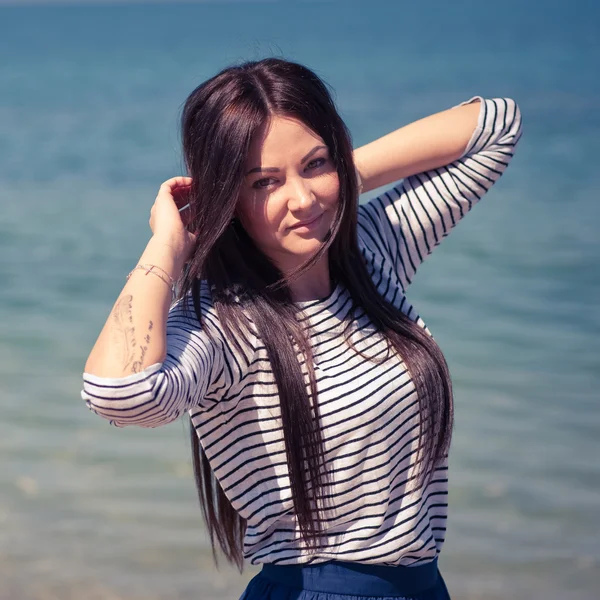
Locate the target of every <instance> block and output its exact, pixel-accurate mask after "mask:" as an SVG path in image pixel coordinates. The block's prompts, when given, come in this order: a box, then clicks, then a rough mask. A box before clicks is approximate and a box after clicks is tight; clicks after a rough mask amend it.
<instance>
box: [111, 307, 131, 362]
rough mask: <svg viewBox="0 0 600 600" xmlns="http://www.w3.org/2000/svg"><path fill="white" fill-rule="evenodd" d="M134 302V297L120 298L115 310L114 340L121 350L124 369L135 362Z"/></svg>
mask: <svg viewBox="0 0 600 600" xmlns="http://www.w3.org/2000/svg"><path fill="white" fill-rule="evenodd" d="M132 300H133V296H131V295H128V296H123V297H122V298H119V300H118V301H117V304H116V305H115V308H114V310H113V322H114V327H113V340H114V341H115V344H116V345H117V347H118V348H120V349H121V364H122V365H123V368H124V369H126V368H127V367H128V366H129V365H130V364H131V362H132V361H133V356H134V352H135V328H134V326H133V316H132V313H131V304H132Z"/></svg>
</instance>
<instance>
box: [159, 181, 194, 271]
mask: <svg viewBox="0 0 600 600" xmlns="http://www.w3.org/2000/svg"><path fill="white" fill-rule="evenodd" d="M191 189H192V179H191V177H172V178H171V179H167V181H165V182H164V183H163V184H162V185H161V186H160V189H159V190H158V195H157V196H156V200H155V201H154V205H153V206H152V209H151V211H150V229H152V233H153V236H154V238H155V239H156V240H158V241H160V242H161V243H163V244H164V245H165V246H167V247H168V248H170V249H171V250H173V252H174V254H175V257H176V258H177V259H178V262H181V263H185V262H186V261H187V260H189V258H190V256H191V253H192V251H193V248H194V245H195V242H196V236H195V235H194V234H193V233H190V231H188V229H187V227H188V225H189V224H190V219H191V210H190V207H189V199H190V198H189V197H190V191H191Z"/></svg>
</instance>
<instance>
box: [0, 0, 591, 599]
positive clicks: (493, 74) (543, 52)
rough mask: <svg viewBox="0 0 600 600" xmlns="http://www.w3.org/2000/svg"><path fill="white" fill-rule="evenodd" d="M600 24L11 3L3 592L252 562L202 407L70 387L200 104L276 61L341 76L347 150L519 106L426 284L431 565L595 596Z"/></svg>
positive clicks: (1, 105) (232, 582)
mask: <svg viewBox="0 0 600 600" xmlns="http://www.w3.org/2000/svg"><path fill="white" fill-rule="evenodd" d="M81 4H83V3H81ZM597 23H598V8H597V5H596V4H595V3H593V2H591V1H590V2H578V1H575V2H570V3H558V2H544V3H542V2H534V3H524V2H515V1H511V2H502V3H497V2H494V3H492V2H489V3H485V2H456V3H447V2H441V1H432V2H423V3H416V2H415V3H402V2H394V1H389V2H384V1H381V0H374V1H370V2H349V1H346V2H291V1H290V2H251V1H248V2H238V3H236V2H223V3H222V2H218V3H217V2H213V3H199V4H177V5H175V4H158V5H142V4H135V5H118V4H115V5H111V6H95V7H91V6H86V7H83V6H62V7H58V6H37V7H25V6H21V7H16V8H14V7H13V8H7V7H0V256H1V259H0V315H1V319H0V403H1V404H0V407H1V409H2V412H1V416H2V418H1V419H0V465H1V469H0V599H1V600H7V599H11V600H12V599H14V598H19V599H23V600H30V599H32V600H33V599H35V600H41V599H51V598H61V599H71V598H72V599H75V598H77V599H80V598H86V599H96V598H97V599H106V598H127V599H140V600H141V599H144V600H152V599H159V598H169V599H170V600H176V599H177V600H184V599H185V600H188V599H189V600H192V599H194V600H195V599H202V600H204V599H207V600H210V599H217V598H235V597H237V596H238V594H239V593H240V591H241V590H242V589H243V587H244V585H245V582H246V581H247V580H248V579H249V577H250V576H251V575H252V574H253V573H254V572H255V569H253V568H249V569H247V570H246V571H245V573H244V574H243V575H238V574H236V573H235V572H234V571H232V570H231V569H227V568H225V567H224V566H221V569H220V570H219V571H217V570H216V569H215V568H214V567H213V564H212V557H211V552H210V546H209V544H208V542H207V539H206V536H205V533H204V529H203V527H202V524H201V517H200V510H199V508H198V505H197V500H196V496H195V489H194V484H193V477H192V471H191V466H190V454H189V443H188V428H187V424H186V422H185V420H182V421H178V422H176V423H173V424H171V425H169V426H167V427H164V428H159V429H156V430H144V429H135V428H130V429H125V430H122V429H116V428H112V427H110V426H109V425H108V423H107V422H105V421H103V420H101V419H100V418H98V417H97V416H95V415H93V414H92V413H91V412H89V411H88V410H87V408H86V407H85V405H84V403H83V401H82V400H81V399H80V397H79V391H80V387H81V372H82V370H83V365H84V363H85V359H86V357H87V355H88V353H89V351H90V349H91V346H92V344H93V342H94V340H95V338H96V336H97V335H98V333H99V331H100V328H101V326H102V324H103V322H104V320H105V319H106V316H107V315H108V312H109V310H110V308H111V306H112V303H113V302H114V300H115V298H116V296H117V295H118V293H119V291H120V289H121V287H122V286H123V284H124V277H125V275H126V274H127V272H128V271H129V270H130V269H131V268H132V267H133V266H134V265H135V263H136V260H137V257H138V256H139V254H140V253H141V251H142V249H143V247H144V245H145V243H146V241H147V239H148V237H149V233H150V232H149V229H148V217H149V209H150V207H151V205H152V202H153V200H154V197H155V195H156V191H157V188H158V186H159V185H160V183H161V182H162V181H163V180H164V179H167V178H168V177H171V176H173V175H176V174H180V173H182V161H181V154H180V136H179V132H178V118H179V114H180V110H181V106H182V103H183V102H184V100H185V97H186V96H187V94H188V93H189V92H190V91H191V90H192V89H193V88H194V87H195V86H196V85H198V84H199V83H200V82H201V81H203V80H204V79H206V78H207V77H209V76H211V75H213V74H214V73H216V72H217V71H218V70H219V69H221V68H223V67H225V66H227V65H229V64H231V63H233V62H238V61H240V60H245V59H258V58H262V57H264V56H268V55H277V56H283V57H286V58H289V59H293V60H298V61H300V62H303V63H306V64H307V65H308V66H310V67H311V68H313V69H314V70H316V71H317V73H318V74H319V75H321V76H322V77H324V78H325V80H326V81H327V82H328V83H329V84H330V85H331V86H332V88H333V89H334V90H335V97H336V101H337V103H338V106H339V108H340V111H341V113H342V115H343V117H344V119H345V120H346V122H347V123H348V125H349V127H350V129H351V131H352V134H353V137H354V142H355V145H356V146H358V145H361V144H363V143H366V142H368V141H371V140H372V139H375V138H376V137H378V136H380V135H383V134H384V133H387V132H389V131H391V130H393V129H395V128H397V127H400V126H401V125H403V124H405V123H408V122H410V121H412V120H415V119H417V118H420V117H423V116H425V115H427V114H430V113H432V112H435V111H438V110H442V109H444V108H447V107H450V106H453V105H455V104H457V103H459V102H461V101H463V100H466V99H468V98H469V97H471V96H473V95H483V96H492V97H493V96H510V97H513V98H515V99H516V100H517V101H518V102H519V104H520V106H521V110H522V113H523V120H524V136H523V139H522V141H521V144H520V146H519V148H518V150H517V153H516V156H515V158H514V161H513V163H512V164H511V165H510V167H509V169H508V171H507V173H506V174H505V176H504V177H503V178H502V179H501V180H500V182H499V183H498V184H497V185H496V186H495V187H494V189H493V190H492V191H491V192H490V193H489V194H488V195H487V196H486V197H485V198H484V200H483V201H482V202H481V204H480V205H478V206H477V207H476V208H474V210H473V212H472V213H471V214H469V215H468V216H467V217H466V219H465V220H464V221H463V222H461V223H460V225H459V227H458V228H457V229H456V230H455V231H453V232H452V234H451V235H450V237H449V238H448V239H446V240H444V242H443V244H442V245H441V246H440V247H439V248H437V249H436V251H435V253H434V255H433V256H432V257H431V258H429V259H428V261H427V262H426V264H424V265H423V266H422V268H421V270H420V272H419V274H418V276H417V277H416V278H415V281H414V284H413V285H412V286H411V288H410V290H409V297H410V299H411V301H412V302H413V303H414V304H415V306H416V307H417V308H418V310H419V312H420V314H422V315H423V317H424V318H425V319H426V320H427V322H428V324H429V326H430V328H431V330H432V332H433V334H434V336H435V337H436V339H437V341H438V343H439V344H440V345H441V347H442V349H443V351H444V352H445V354H446V357H447V359H448V362H449V364H450V368H451V371H452V375H453V380H454V387H455V396H456V426H455V430H454V441H453V447H452V453H451V473H450V514H449V529H448V532H447V539H446V543H445V546H444V549H443V553H442V556H441V562H440V564H441V568H442V571H443V572H444V575H445V577H446V579H447V581H448V585H449V587H450V591H451V593H452V595H453V597H454V598H458V599H465V600H466V599H470V600H474V599H477V598H485V599H487V600H493V599H496V598H498V599H499V598H528V599H541V598H543V599H544V600H558V599H563V598H569V599H577V600H583V599H586V600H587V599H592V598H597V597H599V596H600V585H599V575H598V573H599V569H600V541H599V540H600V526H599V524H598V523H599V520H600V443H599V439H600V435H599V433H600V408H599V403H600V398H599V392H598V389H599V388H600V368H599V350H600V344H599V343H598V338H599V335H600V313H599V310H598V307H599V303H600V269H599V260H598V256H599V252H600V238H599V235H598V226H599V224H600V222H599V214H600V210H599V208H598V207H599V203H600V176H599V169H598V156H599V155H600V144H599V139H600V80H599V77H598V73H599V72H600V68H599V58H600V47H599V42H598V38H599V37H600V36H598V27H597ZM367 198H368V195H367V197H366V198H365V199H367Z"/></svg>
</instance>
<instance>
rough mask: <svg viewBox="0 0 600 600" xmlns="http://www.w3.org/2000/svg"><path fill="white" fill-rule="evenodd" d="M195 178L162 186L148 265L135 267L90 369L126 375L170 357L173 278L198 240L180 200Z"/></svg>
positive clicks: (101, 373) (154, 210)
mask: <svg viewBox="0 0 600 600" xmlns="http://www.w3.org/2000/svg"><path fill="white" fill-rule="evenodd" d="M190 183H191V179H189V178H187V177H175V178H173V179H169V180H168V181H165V183H163V184H162V186H161V187H160V190H159V192H158V195H157V197H156V201H155V203H154V206H153V207H152V211H151V217H150V226H151V228H152V230H153V232H154V235H153V237H152V238H151V239H150V242H149V243H148V245H147V246H146V249H145V250H144V253H143V254H142V256H141V257H140V260H139V262H138V265H140V266H143V265H148V266H146V267H145V268H136V269H134V270H133V271H132V272H131V276H130V277H129V279H128V280H127V283H126V284H125V287H124V288H123V290H122V292H121V294H120V295H119V297H118V298H117V301H116V302H115V305H114V306H113V309H112V311H111V312H110V314H109V316H108V319H107V320H106V323H105V325H104V328H103V329H102V331H101V332H100V335H99V337H98V340H97V341H96V344H95V345H94V347H93V349H92V351H91V353H90V356H89V358H88V360H87V362H86V365H85V371H86V373H89V374H91V375H96V376H98V377H124V376H126V375H131V374H132V373H138V372H139V371H141V370H143V369H144V368H146V367H147V366H149V365H153V364H155V363H159V362H162V361H163V360H164V358H165V355H166V323H167V315H168V312H169V307H170V305H171V302H172V300H173V298H172V286H171V281H173V280H176V279H177V278H178V277H179V274H180V272H181V269H182V268H183V265H184V263H185V261H186V260H187V258H188V255H189V253H190V251H191V248H192V243H193V236H192V234H190V233H189V232H188V231H187V230H186V229H185V225H184V222H183V221H182V218H181V217H180V214H179V210H178V206H177V201H176V198H179V199H180V203H183V202H185V194H184V192H185V191H186V190H187V189H188V188H189V185H190ZM149 271H150V272H149Z"/></svg>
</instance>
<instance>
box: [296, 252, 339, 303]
mask: <svg viewBox="0 0 600 600" xmlns="http://www.w3.org/2000/svg"><path fill="white" fill-rule="evenodd" d="M289 288H290V292H291V295H292V300H293V301H294V302H306V301H308V300H319V299H320V298H326V297H327V296H329V295H330V294H331V291H332V283H331V277H330V273H329V261H328V258H327V255H325V256H323V258H321V259H320V260H319V262H318V263H317V264H316V265H314V266H313V267H311V268H310V269H309V270H308V271H307V272H306V273H303V274H302V275H300V276H299V277H296V278H295V279H294V280H293V281H291V282H290V283H289Z"/></svg>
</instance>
